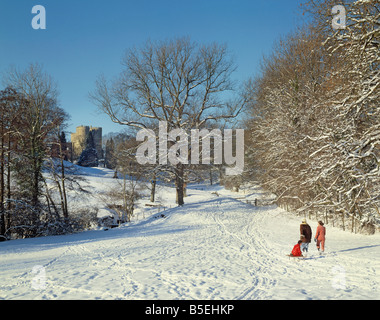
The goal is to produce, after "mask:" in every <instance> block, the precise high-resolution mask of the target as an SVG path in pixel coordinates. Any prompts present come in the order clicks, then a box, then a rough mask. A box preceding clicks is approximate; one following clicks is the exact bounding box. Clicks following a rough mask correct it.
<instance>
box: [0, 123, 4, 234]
mask: <svg viewBox="0 0 380 320" xmlns="http://www.w3.org/2000/svg"><path fill="white" fill-rule="evenodd" d="M3 131H4V126H2V131H1V132H3ZM0 148H1V150H0V152H1V153H0V215H1V216H0V235H5V211H4V193H5V188H4V187H5V183H4V164H5V161H4V135H3V136H2V137H1V146H0ZM3 240H4V238H3V237H0V241H3Z"/></svg>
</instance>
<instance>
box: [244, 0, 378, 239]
mask: <svg viewBox="0 0 380 320" xmlns="http://www.w3.org/2000/svg"><path fill="white" fill-rule="evenodd" d="M335 4H336V3H335V1H330V0H319V1H308V2H306V3H305V4H304V5H303V7H304V9H303V10H304V12H305V13H306V14H307V15H308V17H309V21H310V22H309V23H308V24H306V25H305V26H304V27H303V28H300V29H298V30H297V31H295V32H293V33H292V34H289V35H287V36H286V37H284V38H282V39H281V40H280V41H278V42H277V43H276V45H275V46H274V48H273V51H272V53H271V54H270V55H268V56H267V57H266V58H264V59H263V61H262V64H261V70H260V74H259V75H258V76H257V77H255V78H253V79H251V80H250V81H248V82H247V84H246V89H245V95H246V98H247V101H248V104H249V106H248V110H249V119H248V120H247V121H246V125H247V128H248V129H249V131H250V139H249V156H248V158H249V161H250V166H249V170H248V172H247V173H246V174H247V175H248V176H250V177H253V178H254V179H257V180H258V181H259V182H260V183H261V184H262V185H263V186H264V187H265V188H266V189H267V190H269V191H271V192H273V193H274V194H275V195H276V196H277V203H278V204H279V205H281V206H282V207H284V208H287V209H289V210H292V211H295V212H298V213H303V214H305V215H309V214H317V215H320V216H323V218H324V219H327V220H328V219H329V218H330V219H332V220H333V221H335V223H337V221H340V222H339V223H340V225H342V226H343V228H349V229H351V230H352V231H356V229H357V228H363V227H368V228H369V230H368V231H369V232H374V228H373V225H374V224H379V222H380V212H379V210H380V209H379V206H380V179H379V177H380V176H379V175H380V171H379V166H380V69H379V64H380V29H379V24H380V23H379V21H380V4H379V2H378V1H343V2H342V4H343V5H344V6H345V8H346V11H347V19H346V28H344V29H340V30H334V29H333V28H331V21H332V19H333V16H332V12H331V8H332V7H333V6H334V5H335Z"/></svg>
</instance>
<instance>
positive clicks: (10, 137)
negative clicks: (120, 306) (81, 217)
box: [0, 64, 75, 241]
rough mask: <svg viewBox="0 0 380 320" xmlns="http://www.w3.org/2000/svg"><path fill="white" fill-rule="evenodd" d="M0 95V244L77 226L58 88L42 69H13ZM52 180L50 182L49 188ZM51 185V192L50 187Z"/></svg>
mask: <svg viewBox="0 0 380 320" xmlns="http://www.w3.org/2000/svg"><path fill="white" fill-rule="evenodd" d="M3 83H4V84H5V89H4V90H1V91H0V241H3V240H5V239H10V238H18V237H22V238H24V237H35V236H40V235H46V234H57V233H64V232H66V231H68V230H69V229H72V228H73V227H74V224H75V221H74V220H73V219H70V216H69V209H68V200H67V194H66V190H67V189H68V188H71V187H72V185H73V183H75V178H74V177H73V176H71V177H68V176H67V175H66V172H65V171H66V170H67V169H66V168H65V165H64V163H63V162H64V159H65V158H67V153H66V152H67V147H66V144H65V135H64V131H63V129H64V127H65V122H66V121H67V120H68V117H69V116H68V114H67V113H66V112H65V111H64V110H63V109H62V108H61V107H60V106H59V104H58V100H57V98H58V93H57V86H56V84H55V82H54V80H53V79H52V78H51V76H49V75H48V74H46V73H45V72H44V71H43V69H42V67H41V66H40V65H38V64H31V65H30V66H29V67H28V68H26V69H25V70H18V69H16V68H11V69H10V70H8V72H7V73H6V74H5V76H4V77H3ZM48 179H50V180H51V181H52V183H51V184H50V186H49V185H48V184H49V183H48V181H47V180H48ZM51 185H52V186H53V187H51Z"/></svg>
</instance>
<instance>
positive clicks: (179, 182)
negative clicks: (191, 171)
mask: <svg viewBox="0 0 380 320" xmlns="http://www.w3.org/2000/svg"><path fill="white" fill-rule="evenodd" d="M183 173H184V170H183V164H181V163H179V164H177V166H176V168H175V179H176V191H177V204H178V205H179V206H183V205H184V204H185V202H184V200H183V198H184V192H183V187H184V183H183V176H184V174H183Z"/></svg>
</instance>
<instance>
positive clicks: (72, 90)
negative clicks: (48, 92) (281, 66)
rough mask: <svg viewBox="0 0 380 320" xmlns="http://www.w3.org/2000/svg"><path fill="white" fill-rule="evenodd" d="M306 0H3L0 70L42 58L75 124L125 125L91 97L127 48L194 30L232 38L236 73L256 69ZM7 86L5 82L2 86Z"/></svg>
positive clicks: (197, 36)
mask: <svg viewBox="0 0 380 320" xmlns="http://www.w3.org/2000/svg"><path fill="white" fill-rule="evenodd" d="M301 2H302V0H186V1H184V0H134V1H131V0H107V1H105V0H75V1H74V0H0V72H4V71H5V70H7V69H8V68H9V66H10V65H15V66H17V67H21V68H24V67H26V66H27V65H28V64H29V63H35V62H38V63H40V64H42V65H43V67H44V70H45V71H46V72H48V73H49V74H50V75H52V76H53V78H54V79H55V80H56V81H57V83H58V86H59V89H60V103H61V106H62V107H63V108H64V109H65V110H66V111H67V112H68V113H69V114H70V115H71V120H70V123H69V128H68V130H69V131H75V127H76V126H79V125H81V124H83V125H92V126H101V127H103V133H108V132H111V131H113V132H115V131H120V130H121V129H122V127H120V126H119V125H116V124H113V123H112V122H111V121H110V120H109V119H108V118H107V116H105V115H103V114H101V113H99V111H97V109H96V107H95V106H94V105H92V104H91V102H90V101H89V99H88V93H89V92H90V91H92V90H93V88H94V82H95V80H96V78H97V76H98V75H99V74H100V73H104V74H105V75H106V76H107V77H108V78H112V77H114V76H116V75H117V74H118V73H119V72H120V71H121V70H122V67H121V64H120V61H121V58H122V56H123V54H124V52H125V50H126V49H127V48H130V47H132V46H140V45H142V44H143V43H144V42H145V41H146V40H147V39H152V40H159V39H167V38H173V37H178V36H190V38H191V39H192V40H193V41H198V42H202V43H209V42H213V41H217V42H220V43H226V44H227V45H228V48H229V50H230V51H231V52H232V54H233V56H234V57H235V60H236V63H237V65H238V70H237V72H236V74H235V75H234V77H235V78H236V79H237V80H239V81H244V80H246V79H247V78H249V77H250V76H252V75H254V74H255V73H256V72H257V71H258V66H259V63H260V60H261V58H262V56H263V54H268V53H269V52H270V50H271V48H272V45H273V42H274V41H275V40H277V39H278V38H279V37H280V36H281V35H284V34H286V33H288V32H289V31H291V30H293V29H294V28H295V26H296V25H297V24H299V23H300V22H302V21H301V20H302V15H301V13H300V10H299V4H300V3H301ZM35 5H43V6H44V7H45V9H46V20H47V29H46V30H34V29H33V28H32V26H31V21H32V18H33V16H34V15H33V14H32V13H31V10H32V7H33V6H35ZM0 88H1V87H0Z"/></svg>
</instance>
